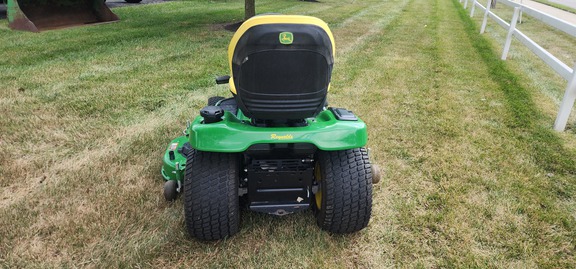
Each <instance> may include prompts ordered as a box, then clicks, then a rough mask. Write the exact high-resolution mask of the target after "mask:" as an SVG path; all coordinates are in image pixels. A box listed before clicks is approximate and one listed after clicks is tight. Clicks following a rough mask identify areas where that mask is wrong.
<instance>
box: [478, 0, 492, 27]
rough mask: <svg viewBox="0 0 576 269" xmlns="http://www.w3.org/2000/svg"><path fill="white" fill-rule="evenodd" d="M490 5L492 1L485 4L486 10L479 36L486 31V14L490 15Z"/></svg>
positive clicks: (489, 0)
mask: <svg viewBox="0 0 576 269" xmlns="http://www.w3.org/2000/svg"><path fill="white" fill-rule="evenodd" d="M490 4H492V0H488V2H487V3H486V10H484V20H483V21H482V28H480V34H483V33H484V31H485V30H486V24H487V23H488V13H490Z"/></svg>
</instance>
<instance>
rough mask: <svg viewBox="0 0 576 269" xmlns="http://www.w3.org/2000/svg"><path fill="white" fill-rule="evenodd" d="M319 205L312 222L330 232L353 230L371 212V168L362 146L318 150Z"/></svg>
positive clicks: (351, 231)
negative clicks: (320, 198) (348, 148)
mask: <svg viewBox="0 0 576 269" xmlns="http://www.w3.org/2000/svg"><path fill="white" fill-rule="evenodd" d="M318 161H319V162H320V166H319V167H320V175H321V179H320V180H321V184H320V188H321V190H322V204H321V208H320V209H317V210H316V222H317V224H318V226H320V228H321V229H323V230H326V231H328V232H331V233H338V234H342V233H353V232H357V231H359V230H362V229H363V228H365V227H366V226H368V222H369V221H370V216H371V214H372V169H371V164H370V160H369V158H368V152H367V151H366V149H365V148H356V149H350V150H341V151H320V152H319V154H318Z"/></svg>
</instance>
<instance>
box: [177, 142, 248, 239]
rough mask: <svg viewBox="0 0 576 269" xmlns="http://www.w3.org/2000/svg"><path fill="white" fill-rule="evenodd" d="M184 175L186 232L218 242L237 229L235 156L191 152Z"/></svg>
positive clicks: (236, 159)
mask: <svg viewBox="0 0 576 269" xmlns="http://www.w3.org/2000/svg"><path fill="white" fill-rule="evenodd" d="M188 160H189V161H187V164H186V172H185V175H184V217H185V222H186V228H187V230H188V233H189V234H190V235H191V236H193V237H196V238H198V239H200V240H220V239H224V238H226V237H230V236H232V235H234V234H236V233H237V232H238V230H239V222H240V206H239V199H238V183H239V181H238V180H239V161H238V155H237V154H231V153H216V152H202V151H192V153H191V155H190V156H189V157H188Z"/></svg>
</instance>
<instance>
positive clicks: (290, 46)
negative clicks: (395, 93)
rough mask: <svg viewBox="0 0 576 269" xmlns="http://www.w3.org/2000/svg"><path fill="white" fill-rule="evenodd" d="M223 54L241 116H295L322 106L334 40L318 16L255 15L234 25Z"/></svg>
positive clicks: (313, 112) (301, 116) (311, 114)
mask: <svg viewBox="0 0 576 269" xmlns="http://www.w3.org/2000/svg"><path fill="white" fill-rule="evenodd" d="M228 57H229V61H230V69H231V72H232V76H231V80H230V88H231V91H232V93H233V94H234V95H235V97H236V101H237V102H238V105H239V107H240V109H241V110H242V112H243V113H244V114H245V115H246V116H248V117H250V118H252V119H260V120H283V119H286V120H295V119H305V118H309V117H314V116H316V115H317V114H318V113H319V112H320V111H321V110H322V108H323V106H324V104H325V101H326V94H327V92H328V88H329V85H330V78H331V74H332V66H333V64H334V38H333V36H332V33H331V32H330V29H329V28H328V26H327V25H326V23H324V22H323V21H322V20H320V19H318V18H314V17H308V16H287V15H263V16H256V17H254V18H252V19H250V20H248V21H246V22H244V24H242V26H241V27H240V28H239V29H238V31H237V32H236V34H235V35H234V37H233V38H232V41H231V43H230V46H229V49H228Z"/></svg>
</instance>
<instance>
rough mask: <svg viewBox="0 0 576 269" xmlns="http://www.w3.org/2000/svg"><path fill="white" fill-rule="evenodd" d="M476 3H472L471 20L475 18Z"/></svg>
mask: <svg viewBox="0 0 576 269" xmlns="http://www.w3.org/2000/svg"><path fill="white" fill-rule="evenodd" d="M476 1H477V0H474V1H472V8H471V9H470V18H472V17H474V9H475V8H476Z"/></svg>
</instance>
